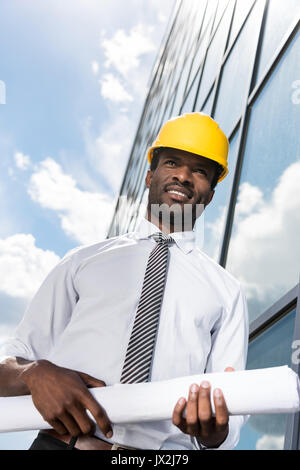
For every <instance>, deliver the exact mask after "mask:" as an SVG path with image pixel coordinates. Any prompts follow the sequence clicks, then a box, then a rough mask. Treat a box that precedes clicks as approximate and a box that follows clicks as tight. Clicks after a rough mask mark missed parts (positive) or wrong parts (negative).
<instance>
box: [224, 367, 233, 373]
mask: <svg viewBox="0 0 300 470" xmlns="http://www.w3.org/2000/svg"><path fill="white" fill-rule="evenodd" d="M225 372H234V368H233V367H230V366H229V367H226V369H225Z"/></svg>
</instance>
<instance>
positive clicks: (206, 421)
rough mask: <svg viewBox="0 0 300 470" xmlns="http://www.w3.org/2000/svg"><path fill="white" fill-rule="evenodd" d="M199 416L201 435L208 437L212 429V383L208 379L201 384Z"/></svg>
mask: <svg viewBox="0 0 300 470" xmlns="http://www.w3.org/2000/svg"><path fill="white" fill-rule="evenodd" d="M198 418H199V421H200V427H201V435H202V436H203V437H204V438H205V437H208V436H209V434H210V433H211V431H212V409H211V402H210V383H209V382H207V381H206V380H205V381H203V382H202V383H201V384H200V388H199V397H198Z"/></svg>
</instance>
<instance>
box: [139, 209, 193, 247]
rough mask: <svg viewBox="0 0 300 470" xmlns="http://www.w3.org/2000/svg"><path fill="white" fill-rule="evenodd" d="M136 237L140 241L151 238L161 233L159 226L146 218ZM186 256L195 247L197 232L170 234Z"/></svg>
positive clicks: (140, 225) (140, 223) (141, 223)
mask: <svg viewBox="0 0 300 470" xmlns="http://www.w3.org/2000/svg"><path fill="white" fill-rule="evenodd" d="M135 232H136V233H135V236H136V238H137V239H138V240H142V239H146V238H149V237H150V235H152V234H153V233H155V232H161V230H160V229H159V228H158V227H157V225H155V224H153V223H151V222H149V220H147V219H146V218H143V219H141V221H140V222H139V224H138V226H137V228H136V230H135ZM169 235H170V236H171V237H172V238H173V239H174V240H175V242H176V245H177V246H178V248H180V249H181V250H182V251H183V252H184V253H185V254H188V253H189V252H190V251H192V250H193V249H194V247H195V232H194V231H193V230H187V231H185V232H173V233H170V234H169Z"/></svg>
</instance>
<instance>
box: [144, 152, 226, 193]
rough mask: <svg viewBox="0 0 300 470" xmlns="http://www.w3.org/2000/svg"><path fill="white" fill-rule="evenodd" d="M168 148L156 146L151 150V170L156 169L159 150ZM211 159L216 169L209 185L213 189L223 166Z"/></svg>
mask: <svg viewBox="0 0 300 470" xmlns="http://www.w3.org/2000/svg"><path fill="white" fill-rule="evenodd" d="M169 149H170V150H172V148H171V147H158V148H156V149H154V150H153V157H152V160H151V164H150V170H151V171H154V170H156V168H157V165H158V161H159V155H160V153H161V151H162V150H169ZM211 161H212V162H213V163H214V164H215V167H216V171H215V174H214V177H213V179H212V182H211V185H210V186H211V189H214V188H215V187H216V186H217V183H218V179H219V178H220V175H221V174H222V173H223V167H222V165H220V164H219V163H217V162H214V161H213V160H211Z"/></svg>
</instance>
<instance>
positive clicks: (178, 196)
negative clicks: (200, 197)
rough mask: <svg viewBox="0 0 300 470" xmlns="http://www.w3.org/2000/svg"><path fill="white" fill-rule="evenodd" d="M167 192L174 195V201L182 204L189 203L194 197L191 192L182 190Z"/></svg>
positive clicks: (168, 190)
mask: <svg viewBox="0 0 300 470" xmlns="http://www.w3.org/2000/svg"><path fill="white" fill-rule="evenodd" d="M166 192H167V193H169V194H171V195H172V199H174V200H176V201H180V202H184V201H187V200H188V199H191V197H192V195H191V193H190V192H187V191H186V190H181V189H175V188H169V189H167V190H166Z"/></svg>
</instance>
